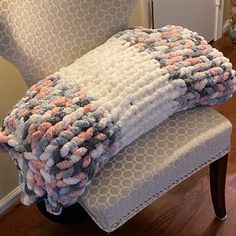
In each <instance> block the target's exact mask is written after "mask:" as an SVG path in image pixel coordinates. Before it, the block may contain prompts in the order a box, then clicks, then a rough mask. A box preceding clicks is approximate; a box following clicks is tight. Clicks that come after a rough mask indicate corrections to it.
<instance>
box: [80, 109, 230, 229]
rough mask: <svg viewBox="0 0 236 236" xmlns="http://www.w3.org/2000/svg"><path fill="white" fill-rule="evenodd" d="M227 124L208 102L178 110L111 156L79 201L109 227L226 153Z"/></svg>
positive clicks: (114, 227)
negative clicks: (186, 109)
mask: <svg viewBox="0 0 236 236" xmlns="http://www.w3.org/2000/svg"><path fill="white" fill-rule="evenodd" d="M231 128H232V127H231V124H230V122H229V121H228V120H227V119H226V118H224V117H223V116H222V115H221V114H219V113H218V112H216V111H215V110H213V109H212V108H209V107H198V108H195V109H191V110H188V111H183V112H179V113H177V114H175V115H173V116H171V117H170V118H169V119H168V120H166V121H165V122H163V123H162V124H161V125H159V126H158V127H155V128H153V129H152V130H150V131H149V132H147V133H146V134H144V135H142V136H141V137H140V138H138V139H137V140H136V141H134V142H133V143H132V144H130V145H129V146H128V147H126V148H124V149H123V150H122V151H121V152H120V153H119V154H117V155H116V156H114V157H113V158H112V159H111V160H109V161H108V163H107V164H106V165H105V167H104V169H103V170H102V171H100V173H99V174H98V175H97V176H96V177H95V178H94V179H93V181H92V183H91V185H90V186H89V187H88V188H87V190H86V191H85V193H84V194H83V195H82V197H81V198H80V200H79V202H80V204H81V205H82V206H83V207H84V208H85V210H86V211H87V212H88V213H89V214H90V216H91V217H92V218H93V219H94V221H95V222H96V223H97V224H98V225H99V226H100V227H101V228H102V229H103V230H105V231H107V232H111V231H113V230H115V229H116V228H118V227H119V226H121V225H122V224H124V223H125V222H126V221H127V220H128V219H130V218H131V217H132V216H134V215H135V214H136V213H138V212H139V211H140V210H142V209H143V208H145V206H147V205H148V204H150V203H151V202H153V201H154V200H155V199H157V198H158V197H160V196H161V195H162V194H163V193H165V192H166V191H168V190H170V189H171V188H173V187H174V186H175V185H177V184H178V183H179V182H181V181H183V180H184V179H186V178H187V177H188V176H190V175H192V174H193V173H194V172H196V171H197V170H199V169H200V168H202V167H204V166H206V165H208V164H209V163H211V162H213V161H214V160H216V159H218V158H221V157H222V156H224V155H225V154H226V153H228V151H229V148H230V136H231Z"/></svg>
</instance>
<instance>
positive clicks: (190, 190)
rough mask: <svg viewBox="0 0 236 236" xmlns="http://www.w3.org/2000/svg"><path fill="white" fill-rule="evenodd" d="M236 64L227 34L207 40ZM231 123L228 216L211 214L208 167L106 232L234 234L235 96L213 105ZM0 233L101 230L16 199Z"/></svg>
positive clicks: (3, 218)
mask: <svg viewBox="0 0 236 236" xmlns="http://www.w3.org/2000/svg"><path fill="white" fill-rule="evenodd" d="M213 46H214V47H216V48H218V49H220V50H221V51H223V53H224V54H225V56H227V57H229V58H230V60H231V61H232V63H233V65H234V68H236V45H233V44H231V42H230V41H229V39H228V38H227V36H225V37H224V38H223V39H221V40H219V41H218V42H216V43H213ZM215 108H216V109H217V110H218V111H220V112H221V113H222V114H224V115H225V116H226V117H227V118H228V119H229V120H230V121H231V122H232V123H233V125H234V128H233V135H232V149H231V152H230V159H229V165H228V172H227V188H226V202H227V212H228V218H227V220H226V221H224V222H221V221H219V220H216V219H215V217H214V212H213V208H212V205H211V199H210V191H209V177H208V168H205V169H203V170H202V171H200V172H198V173H197V174H195V175H194V176H192V177H191V178H189V179H188V180H186V181H185V182H183V183H182V184H180V185H178V186H177V187H175V188H174V189H173V190H172V191H170V192H169V193H167V194H165V195H164V196H163V197H161V198H159V199H158V200H157V201H156V202H154V203H153V204H151V205H150V206H149V207H147V208H146V209H145V210H143V211H142V212H140V213H139V214H138V215H137V216H135V217H134V218H133V219H131V220H130V221H129V222H128V223H126V224H125V225H124V226H122V227H121V228H120V229H118V230H116V231H115V232H114V233H111V234H110V235H122V236H123V235H129V236H130V235H131V236H132V235H150V236H151V235H155V236H156V235H163V236H164V235H166V236H172V235H175V236H176V235H182V236H184V235H186V236H195V235H196V236H197V235H209V236H211V235H212V236H213V235H214V236H215V235H218V236H234V235H236V95H235V96H234V97H233V98H232V99H231V100H230V101H229V102H227V103H226V104H224V105H219V106H216V107H215ZM0 235H3V236H6V235H14V236H15V235H32V236H33V235H35V236H36V235H42V236H47V235H57V236H60V235H66V236H69V235H84V236H85V235H86V236H89V235H93V236H96V235H107V234H106V233H105V232H103V231H102V230H100V229H99V228H98V227H97V226H96V224H95V223H94V222H93V221H92V220H87V221H85V222H83V223H81V224H80V225H78V224H77V225H59V224H56V223H53V222H50V221H49V220H47V219H46V218H44V217H43V216H42V215H41V214H40V213H39V211H38V210H37V208H36V207H35V206H30V207H26V206H22V205H21V204H20V203H17V204H16V205H15V206H14V207H13V208H12V209H11V210H10V211H8V212H7V213H6V214H5V215H3V216H1V217H0Z"/></svg>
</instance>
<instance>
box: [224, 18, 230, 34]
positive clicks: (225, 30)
mask: <svg viewBox="0 0 236 236" xmlns="http://www.w3.org/2000/svg"><path fill="white" fill-rule="evenodd" d="M229 28H230V20H227V21H225V23H224V25H223V33H225V32H227V31H229Z"/></svg>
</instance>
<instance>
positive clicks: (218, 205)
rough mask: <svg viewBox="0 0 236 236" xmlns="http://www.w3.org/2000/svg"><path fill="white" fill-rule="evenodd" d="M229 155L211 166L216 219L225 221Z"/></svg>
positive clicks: (212, 194) (212, 195) (211, 183)
mask: <svg viewBox="0 0 236 236" xmlns="http://www.w3.org/2000/svg"><path fill="white" fill-rule="evenodd" d="M227 162H228V154H226V155H225V156H224V157H222V158H220V159H218V160H216V161H215V162H213V163H211V164H210V185H211V198H212V203H213V206H214V210H215V214H216V217H217V218H219V219H220V220H225V219H226V218H227V215H226V207H225V180H226V171H227Z"/></svg>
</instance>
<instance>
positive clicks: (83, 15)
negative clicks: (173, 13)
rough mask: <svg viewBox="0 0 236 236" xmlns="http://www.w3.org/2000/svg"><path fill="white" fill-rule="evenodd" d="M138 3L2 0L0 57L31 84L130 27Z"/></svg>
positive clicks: (130, 0)
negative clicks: (130, 18) (15, 68)
mask: <svg viewBox="0 0 236 236" xmlns="http://www.w3.org/2000/svg"><path fill="white" fill-rule="evenodd" d="M134 3H135V0H14V1H13V0H1V1H0V55H1V56H3V57H4V58H5V59H7V60H8V61H10V62H11V63H13V64H14V65H15V66H16V67H17V68H18V69H19V70H20V71H21V73H22V75H23V77H24V78H25V80H26V82H27V83H28V84H33V83H35V82H37V81H38V80H40V79H43V78H44V77H45V76H47V75H48V74H51V73H53V72H55V71H56V70H57V69H58V68H60V67H62V66H66V65H68V64H71V63H72V62H73V61H74V60H75V59H77V58H79V57H80V56H82V55H83V54H85V53H86V52H88V51H89V50H91V49H93V48H94V47H96V46H98V45H99V44H101V43H103V42H104V41H105V40H106V39H108V38H109V37H110V36H111V35H112V34H114V33H116V32H117V31H119V30H121V29H123V28H125V27H127V25H128V20H129V17H130V14H131V10H132V8H133V6H134Z"/></svg>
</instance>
